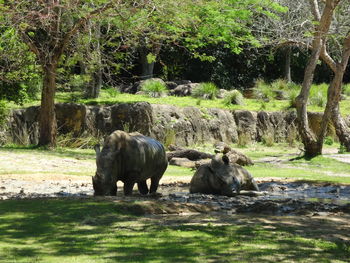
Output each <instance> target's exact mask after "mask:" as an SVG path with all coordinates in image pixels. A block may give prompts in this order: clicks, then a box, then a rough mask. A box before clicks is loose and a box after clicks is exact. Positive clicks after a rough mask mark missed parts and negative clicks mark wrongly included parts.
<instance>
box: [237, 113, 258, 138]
mask: <svg viewBox="0 0 350 263" xmlns="http://www.w3.org/2000/svg"><path fill="white" fill-rule="evenodd" d="M233 115H234V118H235V121H236V124H237V130H238V136H246V137H247V139H249V140H250V141H255V140H256V137H257V130H256V125H257V113H256V112H252V111H247V110H236V111H234V113H233Z"/></svg>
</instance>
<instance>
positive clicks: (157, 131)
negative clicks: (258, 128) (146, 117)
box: [152, 105, 237, 146]
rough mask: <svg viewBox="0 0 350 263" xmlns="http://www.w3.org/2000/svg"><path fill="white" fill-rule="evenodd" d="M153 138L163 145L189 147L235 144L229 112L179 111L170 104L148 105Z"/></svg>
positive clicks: (234, 126)
mask: <svg viewBox="0 0 350 263" xmlns="http://www.w3.org/2000/svg"><path fill="white" fill-rule="evenodd" d="M152 108H153V112H154V118H155V120H156V121H155V122H154V126H153V127H152V133H153V135H154V137H155V138H157V139H158V140H160V141H162V142H165V141H168V143H166V145H169V144H175V145H182V146H184V145H193V144H196V143H204V142H205V143H214V142H215V141H223V142H226V143H233V142H236V141H237V131H236V123H235V121H234V119H233V116H232V114H231V112H230V111H226V110H220V109H208V110H203V109H202V110H201V109H198V108H196V107H185V108H179V107H175V106H170V105H152Z"/></svg>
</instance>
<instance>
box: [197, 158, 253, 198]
mask: <svg viewBox="0 0 350 263" xmlns="http://www.w3.org/2000/svg"><path fill="white" fill-rule="evenodd" d="M241 190H255V191H259V187H258V185H257V184H256V182H255V181H254V178H253V177H252V176H251V174H250V173H249V172H248V171H247V170H245V169H244V168H243V167H241V166H240V165H237V164H230V161H229V159H228V157H227V156H226V155H223V156H222V155H220V154H217V155H215V156H214V158H213V159H212V160H211V163H208V164H203V165H201V166H200V167H199V168H198V169H197V171H196V173H195V174H194V175H193V177H192V180H191V183H190V193H203V194H217V195H226V196H235V195H237V194H239V192H240V191H241Z"/></svg>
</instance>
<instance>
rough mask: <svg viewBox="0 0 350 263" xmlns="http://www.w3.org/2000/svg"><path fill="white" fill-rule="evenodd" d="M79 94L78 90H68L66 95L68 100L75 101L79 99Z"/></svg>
mask: <svg viewBox="0 0 350 263" xmlns="http://www.w3.org/2000/svg"><path fill="white" fill-rule="evenodd" d="M81 97H82V96H81V94H80V93H79V92H70V94H69V97H68V102H70V103H77V102H78V101H79V100H80V99H81Z"/></svg>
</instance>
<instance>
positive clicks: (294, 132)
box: [286, 126, 298, 147]
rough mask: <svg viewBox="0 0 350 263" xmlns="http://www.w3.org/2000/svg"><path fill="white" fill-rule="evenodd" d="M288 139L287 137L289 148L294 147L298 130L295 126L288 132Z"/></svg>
mask: <svg viewBox="0 0 350 263" xmlns="http://www.w3.org/2000/svg"><path fill="white" fill-rule="evenodd" d="M286 134H287V137H286V142H287V143H288V146H289V147H294V146H295V143H296V141H297V137H298V136H297V134H298V132H297V129H296V127H294V126H290V127H289V128H288V130H287V133H286Z"/></svg>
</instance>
